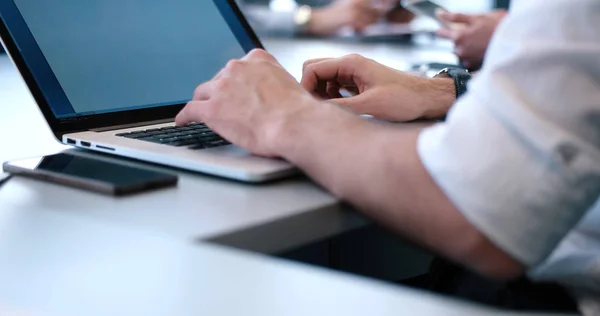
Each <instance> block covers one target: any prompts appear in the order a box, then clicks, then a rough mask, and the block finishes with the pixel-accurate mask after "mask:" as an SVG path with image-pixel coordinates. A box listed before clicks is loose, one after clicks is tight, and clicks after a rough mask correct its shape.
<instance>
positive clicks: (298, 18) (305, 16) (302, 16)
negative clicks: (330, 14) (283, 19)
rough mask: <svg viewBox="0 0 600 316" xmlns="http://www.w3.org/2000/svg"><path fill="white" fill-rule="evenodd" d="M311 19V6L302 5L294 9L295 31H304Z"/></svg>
mask: <svg viewBox="0 0 600 316" xmlns="http://www.w3.org/2000/svg"><path fill="white" fill-rule="evenodd" d="M311 19H312V8H311V7H310V6H307V5H303V6H300V7H299V8H298V9H296V12H294V26H295V27H296V31H297V32H303V31H305V30H306V27H307V26H308V23H310V20H311Z"/></svg>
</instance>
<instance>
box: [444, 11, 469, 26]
mask: <svg viewBox="0 0 600 316" xmlns="http://www.w3.org/2000/svg"><path fill="white" fill-rule="evenodd" d="M438 18H439V19H440V20H442V21H444V22H447V23H465V24H470V23H471V22H472V21H473V16H471V15H468V14H462V13H452V12H447V11H441V12H439V13H438Z"/></svg>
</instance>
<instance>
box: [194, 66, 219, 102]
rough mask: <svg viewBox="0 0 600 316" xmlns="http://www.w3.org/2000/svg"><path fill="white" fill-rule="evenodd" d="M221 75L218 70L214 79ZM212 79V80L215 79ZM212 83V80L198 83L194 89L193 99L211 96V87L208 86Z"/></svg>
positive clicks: (199, 99) (203, 98)
mask: <svg viewBox="0 0 600 316" xmlns="http://www.w3.org/2000/svg"><path fill="white" fill-rule="evenodd" d="M220 75H221V72H219V73H218V74H217V75H216V76H215V79H216V78H217V77H219V76H220ZM215 79H213V80H215ZM211 85H212V81H209V82H205V83H203V84H201V85H199V86H198V87H197V88H196V90H194V98H193V100H195V101H205V100H208V99H210V96H211V89H210V86H211Z"/></svg>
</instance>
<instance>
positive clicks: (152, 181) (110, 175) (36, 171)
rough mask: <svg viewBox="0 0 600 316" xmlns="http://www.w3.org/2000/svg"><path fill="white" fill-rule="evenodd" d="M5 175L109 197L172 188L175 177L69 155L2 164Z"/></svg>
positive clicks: (97, 159) (149, 170) (126, 165)
mask: <svg viewBox="0 0 600 316" xmlns="http://www.w3.org/2000/svg"><path fill="white" fill-rule="evenodd" d="M3 169H4V171H5V172H8V173H11V174H13V175H22V176H27V177H31V178H36V179H40V180H45V181H49V182H54V183H58V184H63V185H67V186H72V187H76V188H80V189H85V190H90V191H94V192H99V193H103V194H109V195H116V196H122V195H128V194H134V193H140V192H143V191H148V190H152V189H158V188H163V187H169V186H175V185H176V184H177V180H178V178H177V175H174V174H169V173H165V172H159V171H154V170H151V169H145V168H140V167H136V166H132V165H128V164H125V163H117V162H113V161H109V160H105V159H102V158H94V157H86V156H80V155H74V154H69V153H60V154H56V155H52V156H45V157H39V158H30V159H23V160H16V161H9V162H6V163H4V165H3Z"/></svg>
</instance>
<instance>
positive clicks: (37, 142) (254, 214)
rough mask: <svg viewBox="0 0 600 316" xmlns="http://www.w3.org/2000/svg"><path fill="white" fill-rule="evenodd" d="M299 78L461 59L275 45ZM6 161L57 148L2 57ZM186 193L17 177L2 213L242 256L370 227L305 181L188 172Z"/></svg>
mask: <svg viewBox="0 0 600 316" xmlns="http://www.w3.org/2000/svg"><path fill="white" fill-rule="evenodd" d="M265 46H266V48H267V49H268V50H270V51H271V52H273V53H274V54H275V55H276V56H277V57H278V58H279V59H280V60H281V62H282V64H283V65H284V66H285V67H286V68H287V69H289V70H290V71H291V72H292V73H293V74H294V75H295V76H297V77H299V75H301V69H302V64H303V62H304V61H305V60H306V59H309V58H314V57H322V56H329V57H338V56H342V55H346V54H349V53H360V54H363V55H365V56H367V57H370V58H374V59H376V60H379V61H381V62H383V63H385V64H387V65H390V66H393V67H397V68H406V67H407V65H408V63H412V62H423V61H432V60H437V61H444V62H449V61H452V60H453V59H454V57H453V55H452V54H451V53H450V50H449V49H448V48H444V47H441V48H440V47H438V46H435V45H430V44H424V45H419V46H418V47H412V48H411V47H408V46H403V45H384V44H361V43H352V42H347V43H342V42H333V43H328V42H323V41H319V40H300V41H298V40H281V39H278V40H266V41H265ZM0 100H1V101H0V102H1V105H2V108H1V111H2V115H0V144H1V150H0V162H2V161H6V160H9V159H16V158H21V157H30V156H38V155H45V154H48V153H53V152H56V151H59V150H62V149H65V148H66V147H65V146H63V145H61V144H59V143H58V142H56V140H55V139H54V138H53V136H52V134H51V132H50V130H49V128H48V127H47V125H46V123H45V121H44V119H43V117H42V116H41V114H40V112H39V110H38V108H37V106H36V105H35V103H34V101H33V99H32V97H31V96H30V94H29V92H28V90H27V88H26V87H25V85H24V83H23V82H22V80H21V78H20V76H19V74H18V73H17V71H16V70H15V69H14V67H13V66H12V64H11V63H10V61H9V59H8V58H7V57H0ZM179 174H180V176H181V178H180V180H181V181H180V185H179V187H178V188H177V189H171V190H165V191H161V192H156V193H152V194H147V195H141V196H136V197H131V198H123V199H116V198H108V197H104V196H100V195H96V194H93V193H87V192H81V191H76V190H74V189H70V188H65V187H61V186H57V185H53V184H47V183H42V182H38V181H32V180H27V179H20V178H15V179H13V180H11V181H10V182H8V183H7V184H6V185H4V186H3V187H2V188H1V189H0V201H1V203H0V208H2V210H3V211H4V210H6V209H8V210H23V209H27V210H31V211H38V212H47V211H52V212H59V213H64V214H69V215H70V216H74V217H85V218H92V219H96V220H101V221H104V222H109V223H113V224H116V225H121V226H125V227H138V228H142V229H146V230H148V231H153V232H160V233H163V234H166V235H169V236H174V237H177V238H180V239H181V238H183V239H185V240H190V241H191V240H211V241H215V242H218V243H222V244H226V245H230V246H235V247H240V248H243V249H248V250H254V251H261V252H269V253H272V252H277V251H281V250H286V249H289V248H293V247H297V246H301V245H304V244H307V243H309V242H312V241H315V240H319V239H322V238H325V237H329V236H333V235H336V234H339V233H341V232H344V231H348V230H351V229H353V228H355V227H357V226H360V225H363V224H364V221H363V220H362V219H359V218H358V217H357V216H356V215H354V214H352V213H350V212H344V211H343V210H342V207H341V206H340V205H339V203H338V201H337V200H336V199H335V198H333V197H332V196H331V195H329V194H328V193H326V192H324V191H323V190H321V189H320V188H318V187H317V186H315V185H314V184H312V183H311V182H310V181H308V180H306V179H302V178H296V179H291V180H286V181H282V182H278V183H274V184H269V185H262V186H250V185H244V184H239V183H233V182H229V181H225V180H219V179H214V178H210V177H206V176H202V175H199V174H192V173H185V172H179Z"/></svg>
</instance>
